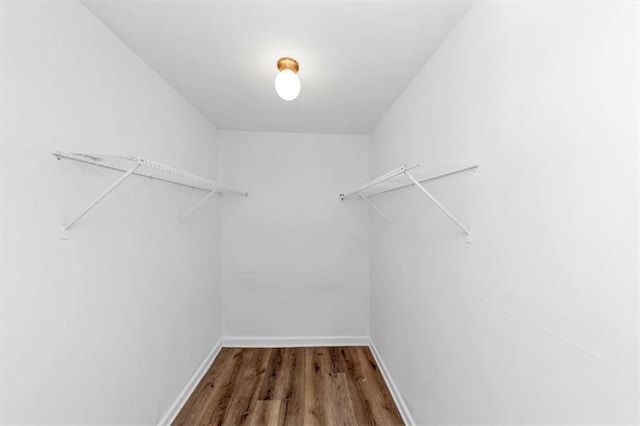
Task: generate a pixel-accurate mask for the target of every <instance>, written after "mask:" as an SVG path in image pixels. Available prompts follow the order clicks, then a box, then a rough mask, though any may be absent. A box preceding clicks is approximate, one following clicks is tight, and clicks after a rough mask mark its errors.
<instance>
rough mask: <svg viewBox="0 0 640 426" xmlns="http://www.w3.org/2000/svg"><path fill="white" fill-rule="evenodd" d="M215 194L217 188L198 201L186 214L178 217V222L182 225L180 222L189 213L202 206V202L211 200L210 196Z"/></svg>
mask: <svg viewBox="0 0 640 426" xmlns="http://www.w3.org/2000/svg"><path fill="white" fill-rule="evenodd" d="M216 192H218V188H215V189H214V190H213V191H211V192H209V193H208V194H207V195H206V196H205V197H204V198H203V199H202V200H200V201H198V202H197V203H196V205H195V206H193V207H191V208H190V209H189V211H188V212H186V213H185V214H183V215H182V216H180V219H178V222H180V223H182V221H183V220H185V219H186V217H187V216H189V215H190V214H191V213H193V212H194V211H196V209H197V208H198V207H200V206H201V205H202V204H204V202H205V201H207V200H208V199H209V198H211V196H212V195H213V194H215V193H216Z"/></svg>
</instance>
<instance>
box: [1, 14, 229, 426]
mask: <svg viewBox="0 0 640 426" xmlns="http://www.w3.org/2000/svg"><path fill="white" fill-rule="evenodd" d="M1 7H2V10H1V12H2V34H1V36H2V37H1V38H2V44H1V49H0V50H1V51H2V58H1V59H2V69H1V76H2V97H1V99H2V126H1V128H2V130H1V131H2V133H1V138H2V155H1V161H2V162H1V167H2V169H1V171H2V188H1V189H2V209H1V214H2V272H1V273H2V276H1V278H2V287H1V290H2V294H1V303H2V318H1V319H2V329H1V335H2V342H1V343H2V352H1V356H2V373H1V375H2V380H1V382H2V389H1V391H2V392H1V394H2V399H1V401H0V402H1V407H2V418H1V421H2V423H3V424H13V423H48V424H52V423H61V424H69V423H76V424H89V423H129V424H143V423H144V424H149V423H155V422H157V421H158V420H159V419H160V418H161V416H162V415H163V414H164V413H165V412H166V410H167V409H168V408H169V406H170V404H172V403H173V401H174V400H175V398H176V397H177V396H178V394H179V393H180V391H181V390H182V388H183V386H184V385H185V384H186V383H187V382H188V380H189V378H190V377H191V376H192V374H193V373H194V371H195V370H196V368H197V367H198V366H199V365H200V363H201V361H202V360H203V359H204V358H205V356H206V355H207V354H208V353H209V351H210V350H211V348H212V347H213V345H214V344H215V343H216V342H217V340H218V339H219V338H220V335H221V310H220V291H219V290H220V289H219V285H218V279H219V262H218V257H219V244H220V237H219V223H220V213H219V208H220V207H219V203H218V201H216V200H213V201H211V202H209V203H208V204H207V205H206V206H203V207H202V208H201V209H200V210H198V211H196V212H195V213H194V214H193V215H192V216H191V217H189V218H188V219H187V220H186V222H185V224H184V226H183V227H182V228H178V227H177V226H176V225H177V218H178V216H179V215H180V214H181V213H183V212H184V211H186V210H187V209H188V208H189V207H191V205H192V204H195V203H196V202H197V201H198V200H199V199H200V198H201V196H202V192H199V191H195V190H191V189H188V188H183V187H177V186H174V185H170V184H166V183H163V182H158V181H151V180H149V179H145V178H140V177H135V176H134V177H132V178H130V180H128V181H126V182H125V183H124V184H123V185H122V186H121V187H120V188H118V190H117V191H116V192H114V193H113V194H112V195H110V196H109V197H108V198H107V199H105V200H104V202H103V203H102V204H100V205H99V206H98V207H97V208H96V210H94V211H91V212H90V213H89V214H88V215H87V216H86V217H84V218H83V219H82V220H81V221H80V222H78V224H77V226H76V227H74V228H73V229H72V230H71V235H70V239H69V240H68V241H61V240H60V230H59V226H60V225H61V224H62V223H63V222H64V221H66V220H68V219H70V218H71V217H72V216H73V215H74V214H77V213H79V211H80V210H81V209H82V208H83V207H85V205H86V204H88V203H89V202H90V201H92V199H93V198H95V197H96V196H97V195H98V194H99V193H100V192H101V191H103V190H104V189H105V188H106V187H107V186H108V185H109V184H110V183H111V182H112V181H114V180H115V179H116V178H117V176H118V175H117V174H116V173H115V172H111V171H107V170H97V169H95V168H93V167H90V166H82V165H79V164H74V163H72V162H68V161H57V160H56V159H55V158H54V157H53V156H52V155H51V153H52V152H53V151H55V150H58V149H62V150H67V151H80V152H90V153H113V154H120V153H121V154H134V155H140V156H143V157H147V158H150V159H153V160H156V161H159V162H163V163H166V164H169V165H173V166H175V167H180V168H184V169H187V170H189V171H192V172H194V173H197V174H201V175H203V176H207V177H211V178H215V177H216V173H217V163H218V158H217V143H216V138H217V135H216V130H215V128H214V127H212V125H210V124H209V122H208V121H206V120H205V119H204V118H203V117H202V116H201V115H200V114H199V113H198V112H197V111H196V110H195V109H194V108H192V107H191V106H190V105H189V104H188V103H186V102H185V101H184V99H183V98H182V97H181V96H180V95H178V94H177V93H176V92H175V91H174V90H173V89H172V88H170V87H169V86H168V85H167V84H166V83H165V82H164V81H163V80H162V79H161V78H160V77H159V76H158V75H157V74H156V73H155V72H153V71H152V70H151V69H150V68H149V67H148V66H147V65H145V64H144V62H143V61H142V60H141V59H139V58H138V57H137V56H136V55H134V54H133V53H132V52H131V51H129V49H128V48H127V47H125V46H124V44H123V43H122V42H121V41H120V40H118V39H117V38H116V36H114V35H113V34H112V33H111V32H110V31H109V30H108V29H107V28H106V27H104V25H103V24H102V23H100V22H99V21H98V20H97V19H96V18H95V17H94V16H93V15H92V14H91V13H90V12H88V11H87V10H86V9H85V8H84V6H82V5H80V4H79V3H75V2H2V6H1Z"/></svg>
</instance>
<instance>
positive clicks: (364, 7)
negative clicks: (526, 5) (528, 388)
mask: <svg viewBox="0 0 640 426" xmlns="http://www.w3.org/2000/svg"><path fill="white" fill-rule="evenodd" d="M83 3H84V4H85V5H86V6H87V8H89V10H90V11H91V12H93V14H95V15H96V16H97V17H98V18H99V19H100V20H102V21H103V22H104V23H105V24H106V25H107V26H108V27H109V28H110V29H111V30H112V31H113V32H114V33H115V34H116V35H118V36H119V37H120V38H121V39H122V40H123V41H124V42H125V43H126V44H127V45H129V47H131V49H133V51H134V52H136V53H137V54H138V55H139V56H141V57H142V58H143V59H144V60H145V61H146V62H147V63H148V64H149V65H150V66H151V67H153V68H154V69H155V70H156V71H157V72H158V73H159V74H160V75H161V76H163V77H164V78H165V79H166V80H167V81H168V82H169V83H170V84H171V85H173V86H174V87H175V88H176V89H177V90H178V91H179V92H180V93H181V94H182V95H183V96H184V97H185V98H186V99H187V100H189V101H190V102H191V103H192V104H193V105H194V106H195V107H196V108H198V109H199V110H200V111H201V112H202V113H203V114H204V115H205V116H206V117H207V118H209V120H211V122H212V123H213V124H215V125H216V126H217V127H218V128H221V129H238V130H266V131H291V132H318V133H369V132H370V131H371V130H372V129H373V127H374V126H375V124H376V123H377V122H378V120H379V119H380V118H381V117H382V115H383V114H384V113H385V112H386V111H387V109H388V108H389V107H390V106H391V104H392V103H393V102H394V101H395V99H396V98H397V97H398V96H399V95H400V93H401V92H402V91H403V90H404V88H405V87H406V86H407V85H408V84H409V82H410V81H411V80H412V79H413V77H414V76H415V74H416V73H417V72H418V70H419V69H420V68H421V67H422V66H423V65H424V64H425V63H426V62H427V60H428V59H429V57H430V56H431V55H432V54H433V53H434V51H435V50H436V49H437V47H438V46H439V44H440V43H441V42H442V40H443V39H444V38H445V37H446V34H447V33H448V31H449V30H450V29H451V27H452V26H453V25H455V23H456V22H458V20H459V19H460V18H461V17H462V15H463V14H464V12H465V11H466V10H467V8H468V6H469V4H470V3H469V2H467V1H464V2H461V1H423V2H418V1H400V2H399V1H389V2H379V1H378V2H364V1H359V2H346V1H339V2H338V1H314V2H300V1H298V2H294V1H254V2H240V1H236V2H230V1H227V2H214V1H202V0H200V1H175V0H174V1H160V0H158V1H148V0H147V1H117V0H112V1H104V0H101V1H92V0H84V1H83ZM281 56H291V57H293V58H296V59H297V60H298V61H299V63H300V72H299V74H298V75H299V76H300V80H301V82H302V91H301V93H300V96H299V97H298V99H296V100H294V101H291V102H286V101H283V100H281V99H280V98H279V97H278V95H277V94H276V93H275V90H274V86H273V83H274V79H275V77H276V74H277V68H276V60H277V59H278V58H279V57H281Z"/></svg>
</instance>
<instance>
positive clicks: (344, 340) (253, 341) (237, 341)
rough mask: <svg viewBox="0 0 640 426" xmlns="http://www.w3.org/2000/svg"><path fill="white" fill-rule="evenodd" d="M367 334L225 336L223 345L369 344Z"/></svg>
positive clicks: (270, 346) (304, 345) (236, 346)
mask: <svg viewBox="0 0 640 426" xmlns="http://www.w3.org/2000/svg"><path fill="white" fill-rule="evenodd" d="M369 342H370V339H369V337H367V336H317V337H251V336H246V337H224V338H223V339H222V346H224V347H227V348H291V347H313V346H369Z"/></svg>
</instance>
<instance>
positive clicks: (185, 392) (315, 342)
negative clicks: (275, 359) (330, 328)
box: [158, 336, 416, 426]
mask: <svg viewBox="0 0 640 426" xmlns="http://www.w3.org/2000/svg"><path fill="white" fill-rule="evenodd" d="M314 346H369V347H370V348H371V352H372V353H373V357H374V358H375V360H376V362H377V363H378V366H379V367H380V372H381V373H382V377H383V378H384V380H385V382H386V383H387V387H388V388H389V392H391V396H392V397H393V400H394V402H395V403H396V406H397V407H398V410H399V411H400V415H401V416H402V419H403V420H404V422H405V423H406V424H407V425H409V426H415V424H416V423H415V421H414V420H413V417H411V413H410V412H409V408H408V407H407V404H406V403H405V402H404V399H403V398H402V395H400V392H399V391H398V388H397V387H396V385H395V383H394V382H393V379H392V378H391V375H390V374H389V370H388V369H387V366H386V365H385V363H384V361H383V360H382V357H381V356H380V352H378V349H377V348H376V345H375V344H374V343H373V340H371V338H369V337H365V336H337V337H336V336H333V337H329V336H319V337H224V338H222V339H220V341H218V343H216V345H215V346H214V347H213V349H211V352H209V354H208V355H207V357H206V358H205V359H204V360H203V361H202V363H201V364H200V366H199V367H198V369H197V370H196V371H195V373H194V374H193V376H192V377H191V379H189V382H188V383H187V384H186V386H185V387H184V389H182V392H180V394H179V395H178V397H177V398H176V400H175V402H174V403H173V404H172V405H171V407H170V408H169V410H167V412H166V414H165V415H164V416H163V417H162V419H161V420H160V422H159V423H158V425H160V426H165V425H167V426H168V425H170V424H171V422H173V421H174V420H175V418H176V416H177V415H178V413H179V412H180V410H181V409H182V407H183V406H184V404H185V403H186V402H187V400H188V399H189V397H190V396H191V393H192V392H193V391H194V390H195V388H196V386H198V383H200V380H202V377H204V375H205V373H206V372H207V371H208V370H209V368H210V367H211V364H213V361H214V360H215V358H216V356H217V355H218V353H219V352H220V349H222V348H223V347H227V348H287V347H314Z"/></svg>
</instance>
